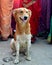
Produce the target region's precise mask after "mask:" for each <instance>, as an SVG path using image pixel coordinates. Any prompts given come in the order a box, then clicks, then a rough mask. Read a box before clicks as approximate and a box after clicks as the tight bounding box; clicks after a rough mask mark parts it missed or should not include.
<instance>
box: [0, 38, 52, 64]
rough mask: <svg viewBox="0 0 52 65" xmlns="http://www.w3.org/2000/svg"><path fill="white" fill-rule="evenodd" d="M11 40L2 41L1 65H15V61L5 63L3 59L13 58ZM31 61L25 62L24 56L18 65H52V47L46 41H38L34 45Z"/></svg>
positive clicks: (0, 42)
mask: <svg viewBox="0 0 52 65" xmlns="http://www.w3.org/2000/svg"><path fill="white" fill-rule="evenodd" d="M10 40H11V39H9V40H8V41H5V42H4V41H3V42H2V41H0V65H15V64H14V63H13V61H10V62H4V61H3V58H5V57H12V58H13V59H14V58H15V57H13V56H12V55H11V49H10ZM31 57H32V60H31V61H27V60H25V57H24V56H21V57H20V61H21V62H20V63H19V64H16V65H52V45H49V44H48V43H47V42H46V40H41V39H37V41H36V42H35V43H34V44H32V48H31Z"/></svg>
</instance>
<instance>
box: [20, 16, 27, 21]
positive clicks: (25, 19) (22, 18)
mask: <svg viewBox="0 0 52 65" xmlns="http://www.w3.org/2000/svg"><path fill="white" fill-rule="evenodd" d="M19 18H20V20H21V21H22V22H26V21H27V18H28V17H27V16H24V17H19Z"/></svg>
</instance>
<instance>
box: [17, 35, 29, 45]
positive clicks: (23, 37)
mask: <svg viewBox="0 0 52 65" xmlns="http://www.w3.org/2000/svg"><path fill="white" fill-rule="evenodd" d="M17 40H18V42H19V43H21V44H25V43H26V42H27V40H28V35H26V34H22V35H17Z"/></svg>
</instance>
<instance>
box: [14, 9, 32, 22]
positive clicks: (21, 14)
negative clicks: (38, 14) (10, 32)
mask: <svg viewBox="0 0 52 65" xmlns="http://www.w3.org/2000/svg"><path fill="white" fill-rule="evenodd" d="M13 16H14V18H15V20H16V22H19V23H26V22H28V21H29V20H30V17H31V10H29V9H26V8H18V9H14V11H13Z"/></svg>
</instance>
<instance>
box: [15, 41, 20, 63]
mask: <svg viewBox="0 0 52 65" xmlns="http://www.w3.org/2000/svg"><path fill="white" fill-rule="evenodd" d="M15 47H16V58H15V61H14V63H15V64H17V63H19V42H18V41H16V44H15Z"/></svg>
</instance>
